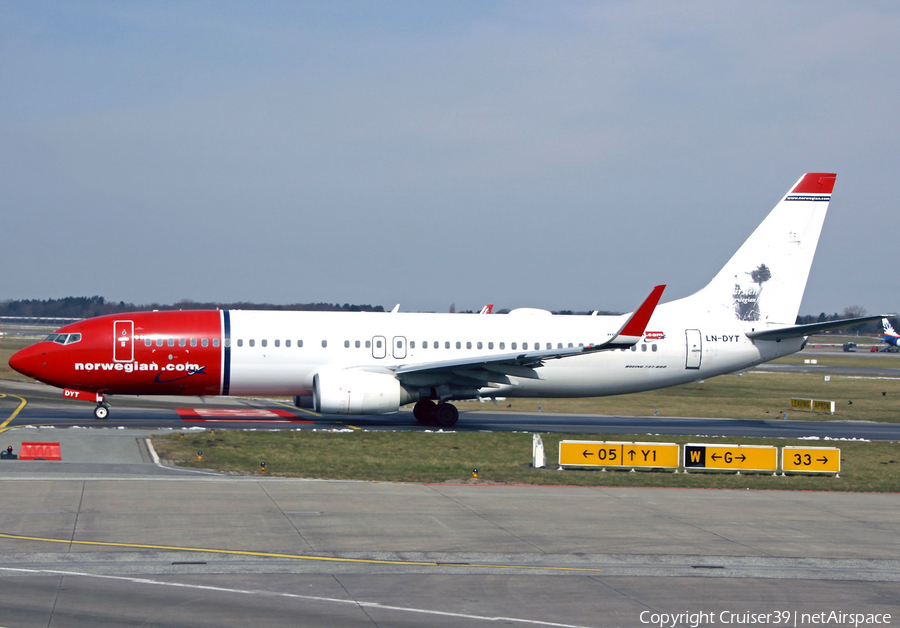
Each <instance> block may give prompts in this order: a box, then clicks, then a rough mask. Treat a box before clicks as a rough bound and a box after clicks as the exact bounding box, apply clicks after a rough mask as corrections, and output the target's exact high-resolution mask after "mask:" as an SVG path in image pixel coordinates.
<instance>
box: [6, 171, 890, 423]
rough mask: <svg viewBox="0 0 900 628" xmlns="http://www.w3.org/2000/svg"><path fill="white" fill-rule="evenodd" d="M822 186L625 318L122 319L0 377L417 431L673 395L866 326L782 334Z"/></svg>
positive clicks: (789, 323)
mask: <svg viewBox="0 0 900 628" xmlns="http://www.w3.org/2000/svg"><path fill="white" fill-rule="evenodd" d="M834 181H835V175H834V174H826V173H810V174H806V175H804V176H803V177H801V178H800V180H799V181H798V182H797V183H796V184H795V185H794V186H793V187H792V188H791V190H790V191H789V192H788V194H787V195H786V196H785V197H784V198H783V199H782V200H781V201H780V202H779V203H778V204H777V205H776V206H775V209H774V210H772V212H771V213H770V214H769V215H768V217H767V218H766V219H765V220H764V221H763V222H762V224H761V225H760V226H759V227H758V228H757V229H756V231H754V232H753V234H752V235H751V236H750V237H749V238H748V239H747V241H746V242H745V243H744V244H743V246H741V248H740V249H739V250H738V251H737V253H735V254H734V256H733V257H732V258H731V260H730V261H729V262H728V263H727V264H725V266H724V268H722V270H720V271H719V273H718V274H717V275H716V276H715V277H714V278H713V280H712V281H711V282H710V283H709V284H708V285H707V286H706V287H705V288H703V289H702V290H700V291H699V292H697V293H695V294H693V295H691V296H688V297H685V298H682V299H679V300H677V301H672V302H669V303H664V304H661V305H658V302H659V299H660V297H661V295H662V291H663V288H664V286H657V287H656V288H654V289H653V291H652V292H651V293H650V296H649V297H648V298H647V299H646V300H645V301H644V302H643V304H642V305H641V306H640V307H639V308H637V310H636V311H635V312H634V313H632V314H625V315H622V316H596V315H592V316H555V315H552V314H551V313H550V312H547V311H544V310H536V309H531V308H522V309H518V310H513V311H512V312H510V313H509V314H507V315H491V316H480V315H467V314H437V313H427V314H426V313H401V312H399V311H397V308H395V311H394V312H388V313H376V312H283V311H277V312H271V311H241V310H230V311H229V310H224V311H219V310H206V311H203V310H198V311H177V312H172V311H165V312H136V313H132V314H116V315H111V316H101V317H98V318H93V319H88V320H83V321H78V322H76V323H72V324H69V325H66V326H64V327H61V328H60V329H58V330H57V331H56V332H54V333H52V334H50V335H49V336H48V337H47V338H46V339H45V340H44V341H43V342H40V343H37V344H35V345H32V346H31V347H28V348H25V349H22V350H21V351H19V352H18V353H16V354H15V355H13V357H12V358H11V359H10V365H11V366H12V367H13V368H14V369H16V370H17V371H19V372H21V373H24V374H26V375H29V376H31V377H34V378H36V379H38V380H41V381H43V382H46V383H48V384H51V385H54V386H58V387H60V388H64V389H65V391H64V393H63V394H64V396H66V397H69V398H76V399H90V400H92V401H94V402H96V404H97V406H96V408H95V410H94V412H95V415H96V416H97V417H98V418H104V417H106V416H107V413H108V411H109V406H108V404H107V401H106V396H107V395H114V394H138V395H150V394H160V395H173V394H184V395H289V396H292V397H294V400H295V403H296V404H297V405H298V406H299V407H311V408H313V409H315V410H316V411H317V412H320V413H323V414H385V413H391V412H396V411H397V410H398V409H399V408H400V406H401V405H404V404H407V403H413V402H415V408H414V414H415V417H416V418H417V419H418V420H419V421H420V422H422V423H435V424H437V425H439V426H442V427H450V426H452V425H454V424H455V423H456V421H457V419H458V417H459V413H458V411H457V409H456V407H455V406H454V405H453V404H451V403H450V402H451V401H453V400H458V399H475V398H479V399H484V398H488V399H490V398H496V397H593V396H603V395H618V394H622V393H630V392H638V391H644V390H652V389H656V388H663V387H666V386H675V385H677V384H683V383H686V382H691V381H695V380H698V379H701V378H709V377H712V376H714V375H721V374H723V373H731V372H734V371H739V370H742V369H746V368H748V367H752V366H755V365H757V364H760V363H762V362H766V361H768V360H773V359H775V358H779V357H782V356H785V355H788V354H791V353H794V352H796V351H799V350H800V349H802V348H803V346H804V344H805V343H806V337H807V336H808V335H810V334H812V333H817V332H821V331H825V330H829V329H838V328H841V327H846V326H850V325H855V324H858V323H860V322H863V321H869V320H876V319H878V318H881V317H882V315H878V316H871V317H865V318H854V319H848V320H845V321H833V322H828V323H816V324H812V325H799V326H798V325H795V322H796V317H797V312H798V310H799V307H800V300H801V298H802V296H803V291H804V289H805V287H806V281H807V277H808V275H809V269H810V266H811V264H812V259H813V254H814V253H815V250H816V244H817V242H818V239H819V233H820V231H821V228H822V223H823V220H824V218H825V212H826V209H827V207H828V202H829V200H830V199H831V192H832V188H833V187H834ZM657 305H658V307H657Z"/></svg>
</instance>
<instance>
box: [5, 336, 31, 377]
mask: <svg viewBox="0 0 900 628" xmlns="http://www.w3.org/2000/svg"><path fill="white" fill-rule="evenodd" d="M33 344H34V340H32V339H23V338H21V337H18V336H0V379H11V380H14V381H19V382H30V381H33V380H32V379H31V378H30V377H25V376H24V375H22V374H21V373H19V372H18V371H14V370H12V369H11V368H10V366H9V359H10V358H11V357H12V354H13V353H15V352H16V351H18V350H19V349H24V348H25V347H27V346H28V345H33Z"/></svg>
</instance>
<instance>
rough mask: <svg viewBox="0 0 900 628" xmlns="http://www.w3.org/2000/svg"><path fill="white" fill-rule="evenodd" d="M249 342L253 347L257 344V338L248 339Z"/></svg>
mask: <svg viewBox="0 0 900 628" xmlns="http://www.w3.org/2000/svg"><path fill="white" fill-rule="evenodd" d="M248 344H249V345H250V346H251V347H253V346H255V345H256V340H249V341H248Z"/></svg>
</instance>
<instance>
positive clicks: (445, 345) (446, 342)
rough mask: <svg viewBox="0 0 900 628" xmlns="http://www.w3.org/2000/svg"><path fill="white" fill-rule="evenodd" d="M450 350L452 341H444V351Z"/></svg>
mask: <svg viewBox="0 0 900 628" xmlns="http://www.w3.org/2000/svg"><path fill="white" fill-rule="evenodd" d="M449 348H450V341H449V340H445V341H444V349H449Z"/></svg>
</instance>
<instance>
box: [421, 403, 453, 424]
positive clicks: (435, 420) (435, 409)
mask: <svg viewBox="0 0 900 628" xmlns="http://www.w3.org/2000/svg"><path fill="white" fill-rule="evenodd" d="M413 416H415V417H416V421H418V422H419V423H422V424H423V425H437V426H438V427H453V426H454V425H456V422H457V421H458V420H459V410H457V409H456V406H454V405H453V404H450V403H446V402H442V403H437V404H436V403H435V402H433V401H432V400H431V399H420V400H419V401H417V402H416V405H415V406H413Z"/></svg>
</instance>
